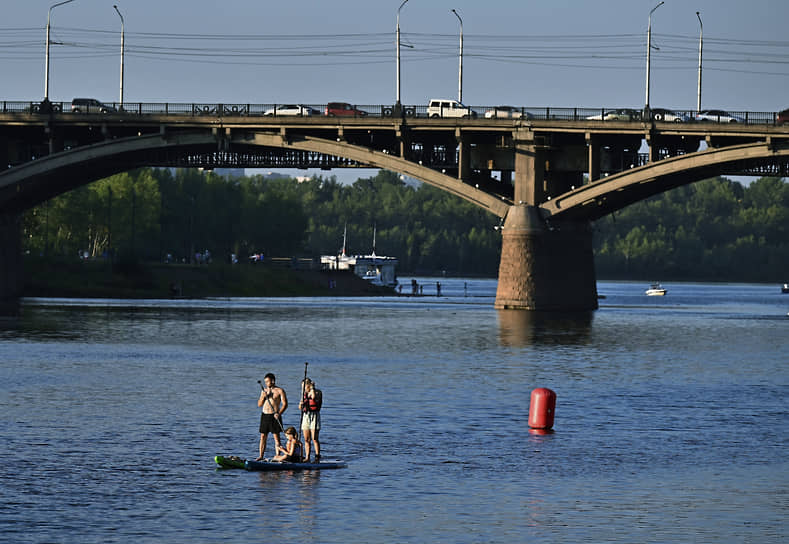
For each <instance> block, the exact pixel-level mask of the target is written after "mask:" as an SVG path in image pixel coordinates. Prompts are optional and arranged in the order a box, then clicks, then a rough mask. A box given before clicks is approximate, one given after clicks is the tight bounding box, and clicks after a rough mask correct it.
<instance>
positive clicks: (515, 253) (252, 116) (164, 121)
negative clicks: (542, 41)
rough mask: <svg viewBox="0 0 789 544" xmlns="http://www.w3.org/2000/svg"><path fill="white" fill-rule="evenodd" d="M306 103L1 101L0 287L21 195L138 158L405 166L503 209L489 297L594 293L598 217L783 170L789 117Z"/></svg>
mask: <svg viewBox="0 0 789 544" xmlns="http://www.w3.org/2000/svg"><path fill="white" fill-rule="evenodd" d="M304 108H306V109H305V110H303V112H304V113H307V114H306V115H299V116H293V115H279V114H277V113H278V110H277V107H276V105H273V104H197V103H194V104H146V103H134V104H130V103H126V104H123V107H120V105H118V104H113V105H108V107H106V108H101V109H100V110H96V111H88V112H80V113H76V112H72V111H71V108H70V104H68V103H44V104H41V103H36V102H0V164H2V165H5V166H6V168H4V169H3V170H2V171H0V172H1V173H0V298H5V299H10V298H13V297H16V296H18V293H19V292H20V286H21V277H20V276H21V272H20V271H21V264H20V262H21V256H20V253H21V251H20V244H21V242H20V216H21V213H22V212H23V211H24V210H26V209H28V208H30V207H33V206H36V205H38V204H40V203H42V202H45V201H46V200H48V199H50V198H52V197H54V196H57V195H59V194H62V193H65V192H67V191H70V190H72V189H74V188H76V187H78V186H80V185H84V184H87V183H90V182H92V181H95V180H97V179H101V178H104V177H107V176H110V175H112V174H115V173H119V172H123V171H126V170H130V169H133V168H137V167H142V166H159V167H168V166H171V167H203V168H218V167H260V168H323V169H332V168H359V167H365V168H383V169H387V170H392V171H395V172H399V173H402V174H404V175H407V176H410V177H413V178H415V179H418V180H421V181H423V182H425V183H428V184H431V185H433V186H435V187H438V188H440V189H442V190H445V191H448V192H450V193H452V194H454V195H457V196H458V197H460V198H463V199H466V200H467V201H469V202H472V203H474V204H475V205H477V206H479V207H481V208H483V209H485V210H487V211H489V212H490V213H492V214H494V215H496V216H498V217H499V218H501V227H500V232H501V233H502V252H501V262H500V266H499V283H498V291H497V295H496V302H495V306H496V307H497V308H515V309H531V310H589V309H594V308H596V307H597V292H596V280H595V272H594V264H593V253H592V233H591V223H592V222H593V221H594V220H596V219H598V218H600V217H603V216H605V215H606V214H610V213H612V212H614V211H616V210H618V209H621V208H623V207H625V206H627V205H629V204H632V203H634V202H637V201H639V200H642V199H644V198H647V197H649V196H652V195H654V194H657V193H660V192H662V191H666V190H669V189H671V188H674V187H678V186H681V185H684V184H688V183H693V182H695V181H698V180H702V179H707V178H709V177H714V176H716V175H722V174H727V175H737V174H741V175H773V176H781V177H785V176H787V174H788V173H789V126H785V125H777V124H776V122H775V121H776V114H775V113H773V112H761V113H760V112H756V113H754V112H738V113H737V114H736V115H737V119H738V121H739V122H716V121H723V119H716V120H713V121H712V122H689V121H688V119H690V118H692V117H693V115H692V114H693V113H694V112H688V114H683V115H681V116H680V117H679V118H680V119H681V122H667V121H665V120H664V119H663V118H662V117H661V116H655V115H646V116H645V115H642V114H641V112H633V111H632V110H627V111H629V113H628V114H627V115H626V116H625V117H624V118H623V117H622V116H610V115H608V112H611V111H616V110H615V109H613V108H601V109H582V108H513V109H511V110H506V117H503V116H500V115H499V110H498V109H497V108H495V107H493V108H482V107H474V108H470V113H468V115H466V116H465V117H463V118H454V117H443V116H441V115H438V116H437V117H430V116H428V112H427V109H426V108H425V107H424V106H404V107H401V108H393V107H391V106H385V105H380V106H358V107H357V108H356V109H355V112H354V113H353V115H349V116H337V117H334V116H329V115H324V114H323V112H324V111H328V110H326V109H325V106H323V105H319V106H305V107H304ZM282 111H283V110H279V112H280V113H281V112H282ZM619 111H623V110H621V109H620V110H619ZM658 119H660V120H658ZM644 142H646V149H647V152H646V153H643V152H641V151H642V149H643V148H644Z"/></svg>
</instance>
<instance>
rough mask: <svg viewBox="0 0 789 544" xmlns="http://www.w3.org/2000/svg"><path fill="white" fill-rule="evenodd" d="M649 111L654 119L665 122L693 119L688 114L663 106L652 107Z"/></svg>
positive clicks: (687, 121) (684, 121)
mask: <svg viewBox="0 0 789 544" xmlns="http://www.w3.org/2000/svg"><path fill="white" fill-rule="evenodd" d="M650 113H651V114H652V119H654V120H655V121H665V122H667V123H690V122H691V121H692V120H693V119H692V118H691V117H690V116H689V115H685V114H684V113H682V112H677V111H674V110H667V109H665V108H652V109H651V110H650Z"/></svg>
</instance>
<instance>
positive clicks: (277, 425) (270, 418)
mask: <svg viewBox="0 0 789 544" xmlns="http://www.w3.org/2000/svg"><path fill="white" fill-rule="evenodd" d="M263 382H264V383H265V384H266V387H265V389H262V390H261V391H260V398H258V406H259V407H261V408H262V409H263V412H262V413H261V414H260V457H258V458H257V459H255V460H256V461H262V460H263V454H264V453H265V451H266V441H267V440H268V433H271V434H273V435H274V444H275V449H274V451H275V452H276V451H278V449H277V448H279V447H280V445H281V444H280V440H279V433H280V432H281V431H282V414H283V413H284V412H285V410H286V409H287V408H288V397H287V395H286V394H285V390H284V389H282V388H281V387H277V385H276V378H275V377H274V374H272V373H270V372H269V373H268V374H266V376H265V377H264V378H263Z"/></svg>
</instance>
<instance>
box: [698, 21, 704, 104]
mask: <svg viewBox="0 0 789 544" xmlns="http://www.w3.org/2000/svg"><path fill="white" fill-rule="evenodd" d="M696 17H698V18H699V87H698V91H697V93H696V111H697V112H699V111H701V50H702V47H703V44H704V24H703V23H702V22H701V15H700V14H699V12H698V11H697V12H696Z"/></svg>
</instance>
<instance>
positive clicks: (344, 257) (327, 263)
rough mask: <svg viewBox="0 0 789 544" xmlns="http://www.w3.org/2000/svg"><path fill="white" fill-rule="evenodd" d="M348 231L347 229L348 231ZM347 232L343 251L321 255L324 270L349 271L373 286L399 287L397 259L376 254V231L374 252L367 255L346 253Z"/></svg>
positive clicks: (343, 238) (343, 242)
mask: <svg viewBox="0 0 789 544" xmlns="http://www.w3.org/2000/svg"><path fill="white" fill-rule="evenodd" d="M346 231H347V229H346ZM345 240H346V232H343V235H342V250H340V253H339V254H337V255H321V268H323V269H324V270H349V271H351V272H353V273H354V274H356V275H357V276H359V277H360V278H362V279H364V280H367V281H369V282H370V283H372V284H373V285H381V286H385V287H396V286H397V263H398V259H397V257H386V256H384V255H376V254H375V229H373V251H372V253H370V254H367V255H348V254H347V253H346V251H345Z"/></svg>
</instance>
